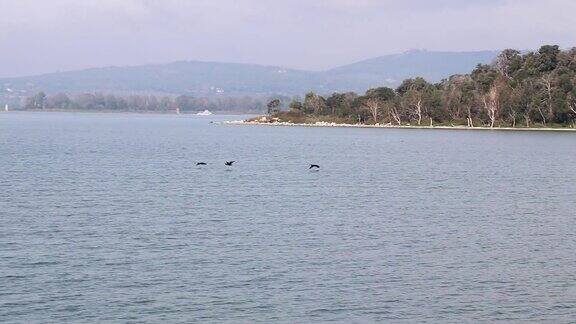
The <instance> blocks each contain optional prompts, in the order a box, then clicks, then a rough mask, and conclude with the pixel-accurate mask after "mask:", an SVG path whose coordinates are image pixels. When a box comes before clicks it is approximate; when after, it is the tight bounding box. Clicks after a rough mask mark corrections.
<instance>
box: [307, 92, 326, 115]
mask: <svg viewBox="0 0 576 324" xmlns="http://www.w3.org/2000/svg"><path fill="white" fill-rule="evenodd" d="M325 108H326V101H325V100H324V98H322V97H321V96H319V95H317V94H315V93H314V92H308V93H307V94H306V96H305V97H304V111H305V112H306V113H312V114H314V115H319V114H321V113H323V112H324V109H325Z"/></svg>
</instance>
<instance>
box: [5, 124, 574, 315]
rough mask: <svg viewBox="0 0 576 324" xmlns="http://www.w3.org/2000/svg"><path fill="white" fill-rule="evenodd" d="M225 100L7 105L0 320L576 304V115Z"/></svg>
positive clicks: (530, 309) (555, 311)
mask: <svg viewBox="0 0 576 324" xmlns="http://www.w3.org/2000/svg"><path fill="white" fill-rule="evenodd" d="M221 119H222V117H220V118H218V117H196V116H167V115H122V114H66V113H1V114H0V167H1V169H0V222H1V223H0V322H43V323H46V322H149V323H158V322H232V323H238V322H255V321H259V322H266V323H270V322H325V321H338V322H356V323H364V322H409V323H412V322H455V323H460V322H477V321H496V320H502V321H507V322H517V321H535V322H553V323H569V322H574V321H576V252H575V251H576V236H575V233H576V133H547V132H496V131H495V132H489V131H442V130H433V131H430V130H394V129H346V128H298V127H286V128H283V127H264V126H224V125H215V124H210V123H209V121H211V120H221ZM224 160H236V161H238V162H237V163H236V164H235V165H234V167H233V168H231V169H226V167H225V166H224V165H223V162H224ZM196 161H205V162H208V163H209V165H208V166H207V167H202V168H198V167H196V166H195V162H196ZM309 163H318V164H320V165H321V166H322V169H321V171H319V172H311V171H309V170H308V164H309Z"/></svg>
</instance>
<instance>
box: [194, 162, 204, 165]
mask: <svg viewBox="0 0 576 324" xmlns="http://www.w3.org/2000/svg"><path fill="white" fill-rule="evenodd" d="M206 164H207V163H206V162H197V163H196V165H206Z"/></svg>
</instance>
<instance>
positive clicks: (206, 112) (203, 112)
mask: <svg viewBox="0 0 576 324" xmlns="http://www.w3.org/2000/svg"><path fill="white" fill-rule="evenodd" d="M196 115H198V116H210V115H212V112H211V111H210V110H208V109H206V110H204V111H201V112H199V113H197V114H196Z"/></svg>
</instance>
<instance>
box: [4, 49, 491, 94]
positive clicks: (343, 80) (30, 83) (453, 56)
mask: <svg viewBox="0 0 576 324" xmlns="http://www.w3.org/2000/svg"><path fill="white" fill-rule="evenodd" d="M497 53H498V52H496V51H480V52H429V51H420V50H418V51H408V52H405V53H402V54H394V55H387V56H382V57H378V58H373V59H369V60H365V61H361V62H357V63H354V64H350V65H345V66H341V67H337V68H334V69H330V70H327V71H320V72H312V71H302V70H295V69H286V68H282V67H276V66H261V65H250V64H235V63H215V62H196V61H186V62H174V63H168V64H156V65H141V66H129V67H104V68H94V69H87V70H79V71H70V72H58V73H50V74H44V75H37V76H29V77H19V78H4V79H0V104H1V103H2V101H6V102H9V103H12V104H14V103H16V102H19V101H20V100H21V98H22V97H24V96H27V95H30V94H32V93H35V92H37V91H45V92H47V93H56V92H66V93H70V94H74V93H80V92H95V91H101V92H112V93H156V94H167V95H180V94H188V95H193V96H202V97H214V96H269V95H302V94H304V93H305V92H307V91H310V90H313V91H316V92H319V93H331V92H333V91H357V92H363V91H365V90H366V89H368V88H370V87H375V86H381V85H386V86H397V85H398V84H399V83H400V82H401V81H402V80H403V79H406V78H409V77H416V76H422V77H424V78H426V79H428V80H429V81H433V82H436V81H440V80H441V79H442V78H445V77H448V76H450V75H452V74H456V73H466V72H470V71H471V70H472V69H473V68H474V66H476V64H478V63H488V62H490V61H491V60H492V59H493V58H494V57H495V56H496V55H497Z"/></svg>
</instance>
